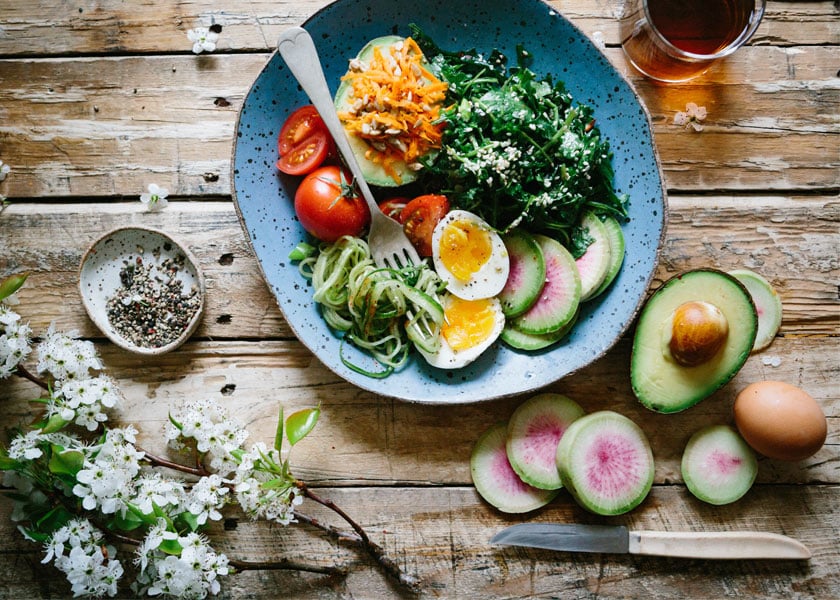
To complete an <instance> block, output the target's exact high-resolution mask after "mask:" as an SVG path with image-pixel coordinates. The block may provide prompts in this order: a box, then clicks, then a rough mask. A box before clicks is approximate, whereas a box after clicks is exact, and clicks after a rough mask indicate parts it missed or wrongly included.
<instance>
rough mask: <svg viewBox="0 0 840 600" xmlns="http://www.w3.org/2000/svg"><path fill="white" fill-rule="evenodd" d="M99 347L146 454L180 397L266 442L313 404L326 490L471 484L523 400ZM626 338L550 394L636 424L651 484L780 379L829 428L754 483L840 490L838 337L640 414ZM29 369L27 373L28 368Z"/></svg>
mask: <svg viewBox="0 0 840 600" xmlns="http://www.w3.org/2000/svg"><path fill="white" fill-rule="evenodd" d="M98 348H99V349H100V352H101V354H102V356H103V360H104V361H105V363H106V365H107V372H108V373H109V374H111V375H112V376H113V377H115V378H116V379H117V380H118V381H119V383H120V388H121V389H122V391H123V393H124V395H125V402H124V403H123V408H122V411H121V412H120V415H119V417H118V418H119V419H120V421H122V422H126V423H134V424H135V425H136V426H137V428H138V429H139V430H140V432H141V433H140V436H139V439H140V440H141V444H142V445H143V447H144V448H145V449H146V450H148V451H150V452H153V453H155V454H165V453H166V452H167V450H166V444H165V438H164V437H163V435H162V432H163V429H164V428H165V426H166V424H167V415H168V414H169V412H170V411H171V410H177V407H178V406H180V405H181V404H182V403H183V402H184V401H185V399H189V398H205V397H207V398H216V399H218V400H219V401H220V402H221V403H222V405H223V406H225V407H226V408H227V409H228V410H229V411H231V414H234V415H236V418H237V420H239V421H240V422H241V423H242V424H244V425H246V426H247V428H248V430H249V431H250V432H251V434H252V438H251V440H250V441H251V442H254V441H257V440H262V441H265V442H266V443H269V442H271V440H273V439H274V431H275V427H276V419H277V414H278V408H279V406H280V405H282V406H283V407H284V412H285V413H286V414H290V413H291V412H293V411H294V410H297V409H299V408H303V407H307V406H315V405H319V404H320V406H321V407H322V409H323V417H322V420H321V422H320V423H319V425H318V427H317V428H316V430H315V431H314V432H313V434H312V435H311V437H310V438H307V440H306V441H305V442H302V443H301V444H300V445H299V446H298V447H296V448H295V464H296V465H297V466H298V467H299V469H300V473H299V475H300V476H302V477H304V478H306V479H310V480H314V481H316V482H319V483H324V484H327V485H333V484H338V483H342V484H354V483H360V482H362V483H363V482H371V481H374V482H382V483H389V484H400V485H421V486H422V485H452V484H456V485H458V484H464V483H469V481H470V475H469V464H468V462H469V461H468V458H469V455H470V452H471V450H472V447H473V445H474V443H475V441H476V439H477V438H478V436H479V434H480V433H481V432H482V431H484V430H485V429H486V428H487V427H489V426H490V425H491V424H493V423H495V422H497V421H501V420H506V419H507V418H508V417H509V415H510V413H512V412H513V410H514V409H515V407H516V406H518V404H519V403H520V402H521V401H522V400H523V399H524V398H525V397H527V395H523V396H521V397H518V398H512V399H506V400H498V401H493V402H482V403H476V404H471V405H443V406H441V405H437V406H435V405H423V404H413V403H406V402H401V401H395V400H392V399H385V398H382V397H380V396H378V395H376V394H372V393H370V392H365V391H363V390H361V389H359V388H356V387H355V386H353V385H350V384H348V383H346V382H344V381H343V380H341V379H340V378H338V377H337V376H335V375H334V374H332V373H331V372H329V371H328V370H327V369H326V368H325V367H324V366H323V364H322V363H321V362H320V361H318V360H317V359H315V358H314V357H313V356H312V355H311V354H310V353H309V352H308V351H307V350H306V349H305V348H304V347H302V345H301V344H299V343H297V342H260V343H254V342H224V343H222V342H201V343H199V342H196V343H188V344H186V345H185V346H183V347H181V348H180V349H179V350H178V351H177V352H176V353H173V354H172V355H167V356H165V357H161V358H139V357H135V356H133V355H129V354H127V353H125V352H123V351H121V350H118V349H115V347H113V346H111V345H101V344H100V345H99V346H98ZM629 352H630V343H629V341H628V340H624V341H622V342H620V343H619V344H618V345H617V346H616V347H615V348H614V349H613V350H612V351H610V352H609V353H608V354H607V355H606V356H605V357H604V358H603V359H601V360H600V361H598V362H597V363H595V364H594V365H591V366H590V367H588V368H586V369H584V370H582V371H581V372H579V373H577V374H575V375H573V376H570V377H567V378H566V379H564V380H563V381H560V382H558V383H556V384H553V385H551V386H549V387H548V388H547V389H549V390H551V391H556V392H559V393H564V394H566V395H568V396H569V397H571V398H573V399H575V400H576V401H578V402H579V403H580V404H581V406H583V407H584V409H586V410H587V411H596V410H603V409H609V410H615V411H618V412H620V413H622V414H626V415H627V416H628V417H629V418H631V419H633V420H634V421H636V422H637V423H638V424H639V426H640V427H642V429H643V430H644V431H645V433H646V435H647V436H648V437H649V439H650V442H651V447H652V448H653V451H654V457H655V460H656V481H657V482H660V483H671V482H675V481H681V475H680V459H681V456H682V451H683V449H684V447H685V444H686V442H687V441H688V438H689V437H690V436H691V434H692V433H694V432H695V431H697V430H698V429H700V428H701V427H703V426H705V425H711V424H718V423H729V422H731V406H732V402H733V401H734V399H735V396H736V395H737V393H738V392H739V391H740V390H742V389H743V388H744V387H746V386H747V385H748V384H749V383H752V382H754V381H762V380H768V379H773V380H781V381H787V382H789V383H792V384H795V385H799V386H800V387H802V388H803V389H805V390H807V391H808V392H809V393H810V394H811V395H812V396H813V397H814V398H815V399H816V400H817V401H818V402H819V403H820V405H821V407H822V408H823V410H824V412H825V413H826V415H827V417H828V418H829V420H830V425H829V438H828V441H827V443H826V445H825V446H824V447H823V448H822V449H821V450H820V451H819V452H818V453H817V454H816V455H815V456H813V457H811V458H809V459H807V460H805V461H803V462H801V463H793V464H789V463H783V462H781V461H774V460H761V461H760V468H759V476H758V477H759V481H762V482H785V483H794V482H796V483H809V482H828V483H840V468H838V467H840V396H838V394H837V383H836V382H837V381H838V380H840V364H838V361H837V354H838V343H837V338H825V337H804V338H800V337H784V338H779V339H777V340H775V342H774V343H773V345H771V346H770V348H768V349H767V350H765V351H764V352H762V353H760V354H756V355H754V356H752V357H750V358H749V360H748V361H747V364H746V365H745V366H744V368H743V369H742V370H741V372H740V373H738V375H736V377H735V379H733V380H732V382H730V383H729V384H728V385H727V386H725V387H724V388H723V389H722V390H720V391H719V392H718V393H716V394H715V395H714V396H712V397H711V398H709V399H707V400H705V401H704V402H702V403H701V404H699V405H697V406H695V407H693V408H692V409H689V410H686V411H684V412H682V413H678V414H673V415H661V414H657V413H653V412H651V411H649V410H648V409H646V408H644V407H643V406H642V405H641V404H640V403H639V402H637V401H636V399H635V397H634V396H633V392H632V390H631V388H630V383H629ZM33 368H34V367H33ZM37 392H38V390H37V389H35V387H34V386H33V384H31V383H30V382H27V381H25V380H22V379H19V378H12V379H10V380H8V383H4V390H3V392H2V398H3V406H4V411H5V415H6V417H5V418H6V423H7V424H9V425H13V424H16V423H19V422H27V421H29V420H31V418H32V413H30V411H32V410H38V409H37V408H33V407H32V406H30V405H29V404H28V401H29V400H30V399H32V397H33V396H32V394H33V393H36V394H37Z"/></svg>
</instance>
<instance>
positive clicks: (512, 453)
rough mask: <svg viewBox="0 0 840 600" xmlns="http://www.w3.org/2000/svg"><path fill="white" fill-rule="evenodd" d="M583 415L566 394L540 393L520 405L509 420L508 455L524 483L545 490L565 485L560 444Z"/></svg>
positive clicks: (575, 403) (578, 406) (581, 410)
mask: <svg viewBox="0 0 840 600" xmlns="http://www.w3.org/2000/svg"><path fill="white" fill-rule="evenodd" d="M583 414H584V412H583V409H582V408H581V407H580V405H579V404H578V403H577V402H575V401H574V400H571V399H569V398H567V397H566V396H563V395H562V394H551V393H545V394H539V395H537V396H534V397H532V398H530V399H528V400H526V401H525V402H523V403H522V404H520V405H519V408H517V409H516V410H515V411H514V412H513V414H512V415H511V417H510V421H508V426H507V456H508V460H509V461H510V466H511V467H513V470H514V471H516V473H517V474H518V475H519V477H520V479H522V481H524V482H525V483H528V484H530V485H533V486H534V487H538V488H540V489H544V490H556V489H559V488H560V487H562V486H563V484H562V483H561V481H560V473H558V472H557V445H558V444H559V443H560V438H562V437H563V433H565V431H566V429H568V427H569V425H571V424H572V423H573V422H574V421H576V420H577V419H579V418H580V417H582V416H583Z"/></svg>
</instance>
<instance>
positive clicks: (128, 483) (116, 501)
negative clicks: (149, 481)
mask: <svg viewBox="0 0 840 600" xmlns="http://www.w3.org/2000/svg"><path fill="white" fill-rule="evenodd" d="M134 433H136V430H134V428H132V427H127V428H125V429H111V430H109V431H108V432H107V433H106V434H105V441H104V442H103V443H102V445H101V446H99V448H98V449H96V451H95V456H94V457H93V458H92V459H85V461H84V464H83V467H82V469H81V470H80V471H79V472H78V473H77V474H76V481H77V482H78V483H77V484H76V485H75V486H73V494H74V495H75V496H78V497H79V498H81V499H82V506H83V507H84V508H85V509H87V510H94V509H95V508H97V507H99V509H100V510H101V511H102V512H103V513H105V514H114V513H116V512H117V511H120V512H121V513H124V512H125V510H126V509H127V508H128V503H129V502H131V501H132V499H133V498H132V492H133V489H134V488H133V486H132V481H133V480H134V478H135V477H137V475H138V474H139V472H140V459H142V458H143V453H142V452H139V451H138V450H137V449H136V448H135V447H134V445H133V444H134Z"/></svg>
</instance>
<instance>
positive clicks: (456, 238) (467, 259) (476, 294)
mask: <svg viewBox="0 0 840 600" xmlns="http://www.w3.org/2000/svg"><path fill="white" fill-rule="evenodd" d="M432 260H433V261H434V264H435V270H436V271H437V274H438V276H440V278H441V279H442V280H443V281H444V282H446V289H447V290H449V291H450V292H451V293H452V294H454V295H455V296H457V297H458V298H462V299H464V300H479V299H482V298H491V297H493V296H495V295H497V294H498V293H499V292H501V291H502V288H503V287H505V283H506V282H507V278H508V273H509V272H510V258H509V257H508V252H507V249H506V248H505V244H504V242H502V238H501V237H500V236H499V234H498V233H496V232H495V231H494V230H493V229H492V228H491V227H490V226H489V225H488V224H487V223H486V222H485V221H484V220H482V219H481V218H480V217H478V216H477V215H474V214H473V213H471V212H468V211H465V210H453V211H450V212H448V213H447V214H446V215H445V216H444V217H443V218H442V219H441V220H440V222H439V223H438V224H437V226H436V227H435V230H434V232H433V233H432Z"/></svg>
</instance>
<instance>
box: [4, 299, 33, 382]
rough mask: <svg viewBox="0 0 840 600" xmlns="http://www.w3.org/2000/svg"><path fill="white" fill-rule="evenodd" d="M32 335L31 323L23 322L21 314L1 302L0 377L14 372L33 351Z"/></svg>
mask: <svg viewBox="0 0 840 600" xmlns="http://www.w3.org/2000/svg"><path fill="white" fill-rule="evenodd" d="M6 299H7V300H8V298H6ZM31 335H32V329H31V328H30V327H29V324H28V323H21V322H20V315H18V314H17V313H15V312H14V311H12V310H9V309H8V308H6V307H5V306H4V305H2V304H0V379H5V378H6V377H8V376H9V375H11V374H12V373H14V372H15V370H16V369H17V366H18V365H19V364H20V363H21V362H22V361H23V360H25V359H26V357H27V356H29V354H30V352H32V347H31V346H30V336H31Z"/></svg>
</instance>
